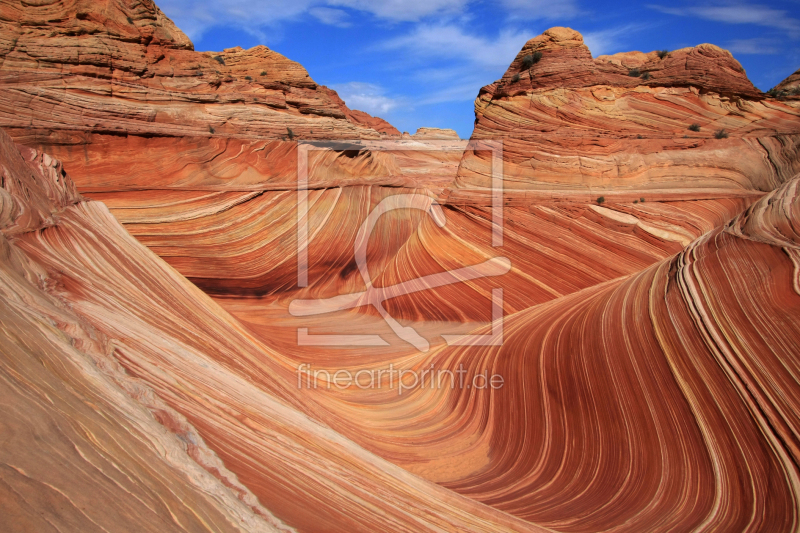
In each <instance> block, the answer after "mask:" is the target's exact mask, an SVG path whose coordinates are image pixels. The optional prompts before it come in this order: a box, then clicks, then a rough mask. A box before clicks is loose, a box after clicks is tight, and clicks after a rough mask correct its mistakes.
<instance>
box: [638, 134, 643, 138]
mask: <svg viewBox="0 0 800 533" xmlns="http://www.w3.org/2000/svg"><path fill="white" fill-rule="evenodd" d="M636 138H637V139H644V137H642V135H641V134H639V135H637V136H636Z"/></svg>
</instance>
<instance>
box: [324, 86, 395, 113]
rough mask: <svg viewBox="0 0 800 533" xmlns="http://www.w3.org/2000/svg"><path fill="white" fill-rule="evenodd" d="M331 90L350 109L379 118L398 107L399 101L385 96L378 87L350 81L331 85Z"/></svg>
mask: <svg viewBox="0 0 800 533" xmlns="http://www.w3.org/2000/svg"><path fill="white" fill-rule="evenodd" d="M331 88H332V89H333V90H335V91H336V92H337V93H339V96H340V97H341V98H342V100H344V102H345V103H346V104H347V107H349V108H350V109H358V110H360V111H366V112H367V113H369V114H370V115H377V116H381V115H384V114H386V113H388V112H389V111H391V110H392V109H394V108H395V107H397V106H398V105H399V103H400V102H399V101H398V100H396V99H393V98H390V97H388V96H386V94H385V91H384V89H383V88H382V87H380V86H379V85H374V84H372V83H363V82H359V81H351V82H350V83H342V84H337V85H331Z"/></svg>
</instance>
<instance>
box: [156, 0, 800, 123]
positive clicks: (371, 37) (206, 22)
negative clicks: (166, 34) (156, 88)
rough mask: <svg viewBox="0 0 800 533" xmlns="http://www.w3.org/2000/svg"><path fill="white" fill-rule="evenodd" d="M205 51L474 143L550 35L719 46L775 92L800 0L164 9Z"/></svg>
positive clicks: (406, 0)
mask: <svg viewBox="0 0 800 533" xmlns="http://www.w3.org/2000/svg"><path fill="white" fill-rule="evenodd" d="M157 3H158V5H159V6H160V7H161V9H162V10H163V11H164V12H165V13H166V14H167V15H168V16H169V17H170V18H172V19H173V20H174V21H175V22H176V24H177V25H178V27H180V28H181V29H182V30H183V31H184V32H186V33H187V34H188V35H189V37H190V38H191V39H192V41H193V42H194V44H195V49H196V50H200V51H205V50H221V49H223V48H229V47H233V46H242V47H244V48H250V47H252V46H255V45H257V44H264V45H266V46H268V47H270V48H271V49H273V50H275V51H277V52H280V53H281V54H283V55H285V56H286V57H288V58H290V59H293V60H295V61H298V62H300V63H301V64H302V65H303V66H305V67H306V69H308V71H309V73H310V74H311V77H312V78H314V80H315V81H316V82H318V83H321V84H323V85H327V86H329V87H331V88H333V89H336V90H337V91H338V92H339V94H340V96H341V97H342V98H343V99H344V100H345V102H347V104H348V106H349V107H351V108H354V109H361V110H363V111H366V112H368V113H370V114H373V115H377V116H380V117H383V118H385V119H387V120H388V121H389V122H391V123H392V124H393V125H394V126H396V127H397V128H398V129H400V130H401V131H409V132H411V133H413V132H414V131H416V129H417V128H419V127H422V126H429V127H439V128H453V129H455V130H456V131H458V133H459V134H460V135H461V136H462V137H464V138H467V137H469V135H470V133H471V132H472V124H473V119H474V113H473V101H474V99H475V97H476V96H477V94H478V89H479V88H480V87H481V86H483V85H486V84H488V83H491V82H493V81H494V80H496V79H498V78H499V77H500V76H501V75H502V74H503V72H505V70H506V68H507V67H508V65H509V63H510V62H511V61H512V60H513V59H514V57H515V56H516V54H517V52H518V51H519V50H520V48H522V45H523V44H525V42H526V41H527V40H528V39H530V38H532V37H535V36H537V35H539V34H540V33H542V32H543V31H544V30H546V29H547V28H550V27H552V26H569V27H571V28H574V29H576V30H578V31H580V32H581V33H582V34H583V36H584V39H585V41H586V44H587V45H588V46H589V48H590V49H591V51H592V54H593V55H594V56H598V55H600V54H613V53H616V52H625V51H629V50H641V51H645V52H649V51H651V50H661V49H677V48H683V47H686V46H694V45H697V44H700V43H706V42H708V43H713V44H716V45H719V46H722V47H724V48H727V49H729V50H731V52H732V53H733V55H734V56H735V57H736V59H738V60H739V62H740V63H742V65H743V66H744V68H745V69H746V70H747V74H748V76H749V77H750V79H751V80H752V81H753V83H755V85H756V86H757V87H758V88H760V89H762V90H767V89H770V88H771V87H773V86H774V85H776V84H777V83H779V82H780V81H781V80H783V79H784V78H785V77H787V76H789V75H790V74H791V73H792V72H794V71H795V70H797V69H798V68H800V0H783V1H772V2H768V3H756V2H747V1H741V2H739V1H708V2H702V3H698V2H693V1H685V0H653V1H652V2H648V3H635V2H619V1H603V0H600V1H592V2H590V1H588V0H566V1H562V2H555V1H551V2H547V1H543V0H496V1H489V0H383V1H381V0H195V1H192V0H157Z"/></svg>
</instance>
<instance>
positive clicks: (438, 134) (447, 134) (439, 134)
mask: <svg viewBox="0 0 800 533" xmlns="http://www.w3.org/2000/svg"><path fill="white" fill-rule="evenodd" d="M411 137H412V138H414V139H439V140H445V139H446V140H456V141H457V140H458V139H459V138H460V137H459V136H458V133H456V131H455V130H451V129H446V128H444V129H443V128H419V129H418V130H417V132H416V133H415V134H414V135H412V136H411Z"/></svg>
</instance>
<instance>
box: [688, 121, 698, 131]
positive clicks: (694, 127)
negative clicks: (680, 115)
mask: <svg viewBox="0 0 800 533" xmlns="http://www.w3.org/2000/svg"><path fill="white" fill-rule="evenodd" d="M689 129H690V130H691V131H700V124H698V123H697V122H695V123H694V124H692V125H691V126H689Z"/></svg>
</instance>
